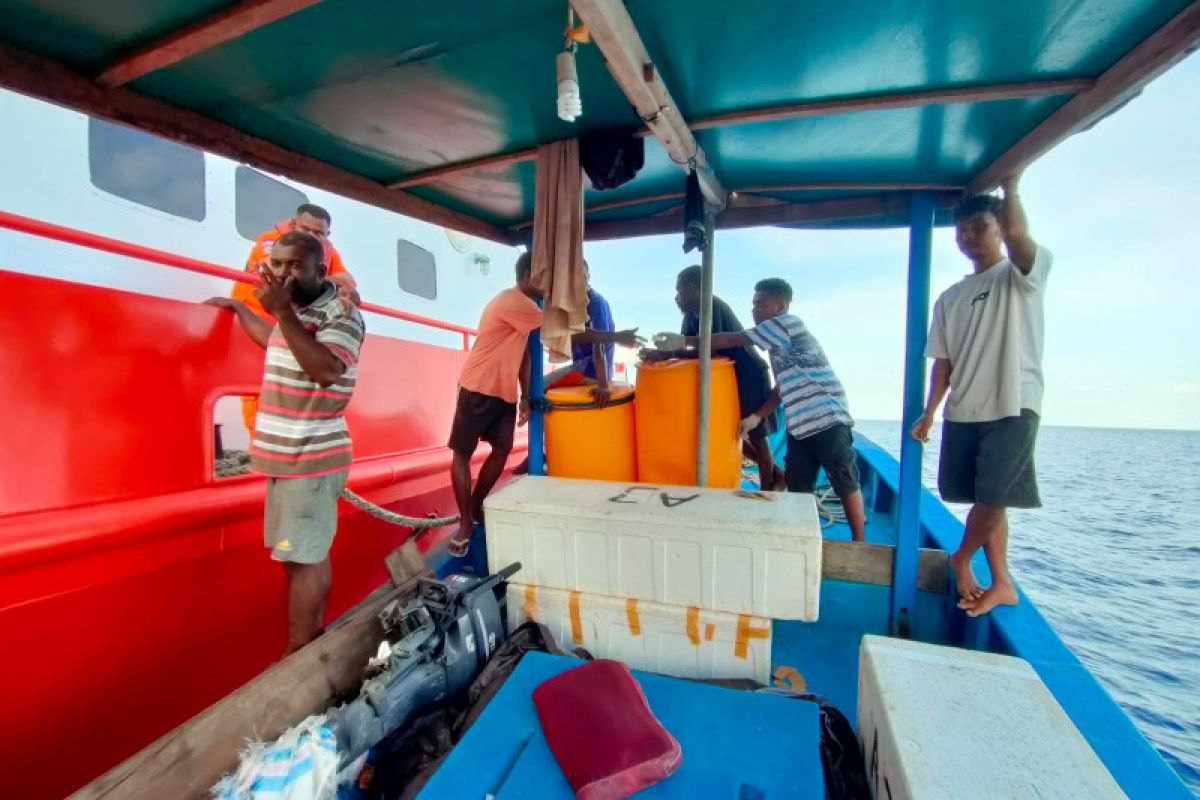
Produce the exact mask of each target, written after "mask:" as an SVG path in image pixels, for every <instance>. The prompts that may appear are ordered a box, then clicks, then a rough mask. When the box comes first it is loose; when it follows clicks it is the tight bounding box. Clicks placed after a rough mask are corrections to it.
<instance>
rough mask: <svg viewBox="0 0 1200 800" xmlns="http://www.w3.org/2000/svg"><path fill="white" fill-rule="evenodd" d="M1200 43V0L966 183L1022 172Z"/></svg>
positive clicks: (983, 186) (988, 182)
mask: <svg viewBox="0 0 1200 800" xmlns="http://www.w3.org/2000/svg"><path fill="white" fill-rule="evenodd" d="M1198 46H1200V0H1196V1H1195V2H1193V3H1192V4H1191V5H1189V6H1188V7H1187V8H1185V9H1184V10H1183V11H1181V12H1179V13H1178V14H1176V15H1175V17H1173V18H1172V19H1171V21H1170V22H1168V23H1167V24H1166V25H1164V26H1162V27H1161V28H1159V29H1158V30H1157V31H1155V32H1154V33H1153V34H1151V35H1150V36H1149V37H1148V38H1147V39H1145V40H1144V41H1143V42H1142V43H1141V44H1139V45H1137V46H1136V47H1134V48H1133V49H1132V50H1130V51H1129V52H1128V53H1126V54H1125V56H1124V57H1123V58H1122V59H1120V60H1119V61H1117V63H1115V64H1113V65H1112V66H1111V67H1109V68H1108V69H1107V70H1105V71H1104V72H1103V73H1101V74H1100V77H1099V78H1097V79H1096V81H1095V84H1094V85H1093V86H1092V87H1091V88H1090V89H1088V90H1087V91H1085V92H1082V93H1080V94H1077V95H1075V97H1073V98H1071V99H1070V100H1068V101H1067V102H1066V104H1064V105H1063V106H1062V107H1061V108H1059V109H1058V110H1057V111H1055V112H1054V113H1053V114H1051V115H1050V116H1049V117H1047V118H1046V120H1045V121H1043V122H1042V124H1040V125H1038V126H1037V127H1036V128H1034V129H1033V130H1032V131H1030V132H1029V133H1028V134H1027V135H1026V136H1025V137H1024V138H1022V139H1021V140H1020V141H1019V142H1017V143H1016V144H1015V145H1013V146H1012V147H1011V148H1009V149H1008V150H1007V151H1005V153H1004V154H1003V155H1001V156H1000V157H999V158H998V159H996V160H995V161H993V162H992V163H991V164H989V165H988V166H987V167H986V168H984V169H983V171H981V172H980V173H979V175H977V176H976V177H975V178H974V179H973V180H971V181H970V183H969V184H968V186H967V190H968V191H969V192H971V193H972V194H974V193H977V192H983V191H987V190H988V189H991V188H993V187H994V186H996V185H997V184H999V183H1000V181H1001V180H1003V179H1004V178H1005V177H1007V176H1009V175H1012V174H1014V173H1017V172H1020V171H1021V170H1023V169H1024V168H1025V167H1026V166H1028V165H1029V164H1030V163H1032V162H1033V161H1034V160H1036V159H1037V158H1039V157H1040V156H1042V155H1043V154H1044V153H1046V152H1047V151H1049V150H1050V149H1051V148H1053V147H1054V146H1055V145H1057V144H1058V143H1059V142H1061V141H1062V140H1063V139H1065V138H1067V137H1068V136H1070V135H1071V134H1073V133H1075V132H1076V131H1080V130H1083V129H1085V128H1087V127H1088V126H1089V125H1093V124H1095V123H1096V122H1098V121H1099V120H1100V119H1102V118H1103V117H1104V116H1105V115H1107V114H1109V113H1111V112H1112V111H1114V110H1116V109H1117V108H1119V107H1120V106H1121V105H1122V104H1123V103H1126V102H1128V101H1129V100H1130V99H1131V98H1132V97H1133V96H1134V95H1136V94H1137V93H1138V92H1139V91H1141V89H1142V87H1143V86H1145V85H1146V84H1147V83H1149V82H1150V81H1152V80H1154V79H1155V78H1157V77H1158V76H1159V75H1161V74H1162V73H1164V72H1166V71H1167V70H1168V69H1170V68H1171V67H1173V66H1174V65H1175V64H1177V63H1179V62H1180V61H1182V60H1183V59H1184V58H1186V57H1187V55H1188V54H1189V53H1191V52H1192V51H1193V50H1195V49H1196V48H1197V47H1198Z"/></svg>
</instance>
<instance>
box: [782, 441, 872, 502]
mask: <svg viewBox="0 0 1200 800" xmlns="http://www.w3.org/2000/svg"><path fill="white" fill-rule="evenodd" d="M822 468H823V469H824V470H825V475H826V476H827V477H828V478H829V483H830V484H831V485H832V486H833V491H834V492H835V493H837V496H838V497H845V496H847V495H851V494H854V493H855V492H856V491H858V487H859V484H858V456H857V455H855V453H854V434H852V433H851V432H850V426H849V425H834V426H833V427H832V428H826V429H825V430H823V431H821V432H820V433H814V434H813V435H812V436H805V437H804V438H803V439H797V438H796V437H794V436H792V435H791V434H790V433H789V434H788V447H787V468H786V469H785V470H784V476H785V477H786V479H787V489H788V491H789V492H804V493H807V494H811V493H812V492H813V490H814V489H816V486H817V470H818V469H822Z"/></svg>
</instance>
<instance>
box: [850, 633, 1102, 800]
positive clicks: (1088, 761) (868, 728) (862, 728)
mask: <svg viewBox="0 0 1200 800" xmlns="http://www.w3.org/2000/svg"><path fill="white" fill-rule="evenodd" d="M858 735H859V739H860V740H861V741H862V744H863V757H864V759H865V761H866V766H867V776H868V779H869V780H870V782H871V786H872V791H873V792H874V795H875V797H876V798H877V800H883V799H884V798H890V800H924V798H929V799H930V800H934V799H935V798H936V800H942V798H951V797H978V798H1010V797H1011V798H1026V797H1047V798H1050V797H1053V798H1055V799H1056V800H1069V799H1070V798H1077V799H1078V800H1104V799H1105V798H1110V797H1111V798H1123V797H1125V793H1124V792H1122V791H1121V789H1120V787H1119V786H1117V783H1116V781H1114V780H1113V778H1112V776H1111V775H1110V774H1109V772H1108V770H1107V769H1105V767H1104V764H1103V763H1102V762H1101V761H1100V759H1099V757H1098V756H1097V755H1096V753H1095V751H1093V750H1092V748H1091V746H1090V745H1088V743H1087V741H1086V740H1085V739H1084V738H1083V735H1082V734H1081V733H1080V732H1079V729H1078V728H1076V727H1075V724H1074V723H1073V722H1071V719H1070V717H1068V716H1067V713H1066V712H1065V711H1063V709H1062V707H1061V706H1059V704H1058V701H1056V700H1055V699H1054V696H1053V695H1052V694H1050V690H1049V689H1047V688H1046V686H1045V684H1043V683H1042V679H1041V678H1039V677H1038V675H1037V673H1036V672H1035V671H1034V669H1033V667H1032V666H1030V665H1029V663H1028V662H1027V661H1025V660H1023V659H1020V658H1013V657H1011V656H1001V655H996V654H994V653H981V652H977V651H974V650H960V649H957V648H953V647H940V646H938V645H930V644H922V643H920V642H910V641H903V640H899V639H888V638H884V637H880V636H864V637H863V643H862V650H861V651H860V656H859V674H858Z"/></svg>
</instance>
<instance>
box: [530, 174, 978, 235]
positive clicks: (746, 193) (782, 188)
mask: <svg viewBox="0 0 1200 800" xmlns="http://www.w3.org/2000/svg"><path fill="white" fill-rule="evenodd" d="M807 191H814V192H815V191H847V192H860V191H861V192H916V191H938V192H962V187H961V186H957V185H955V184H950V183H862V182H852V181H851V182H842V183H838V182H826V183H785V184H781V185H778V186H747V187H746V188H744V189H736V190H732V191H730V192H729V202H728V205H727V206H726V210H727V212H728V211H729V210H732V209H734V208H761V207H763V206H767V205H780V204H781V203H783V202H786V201H778V200H773V199H770V198H757V197H754V195H759V194H771V193H779V192H807ZM683 197H684V193H683V192H667V193H665V194H656V195H650V196H648V197H630V198H626V199H624V200H611V201H608V202H605V203H597V204H596V205H592V206H588V207H587V209H585V211H586V212H587V213H588V214H594V213H597V212H600V211H612V210H613V209H617V208H630V207H633V206H640V205H649V204H651V203H662V202H664V201H667V200H682V199H683ZM764 200H766V201H767V202H763V201H764ZM593 224H595V223H593ZM531 225H533V220H525V221H524V222H521V223H518V224H516V225H514V226H512V228H511V229H512V230H523V229H525V228H528V227H530V226H531Z"/></svg>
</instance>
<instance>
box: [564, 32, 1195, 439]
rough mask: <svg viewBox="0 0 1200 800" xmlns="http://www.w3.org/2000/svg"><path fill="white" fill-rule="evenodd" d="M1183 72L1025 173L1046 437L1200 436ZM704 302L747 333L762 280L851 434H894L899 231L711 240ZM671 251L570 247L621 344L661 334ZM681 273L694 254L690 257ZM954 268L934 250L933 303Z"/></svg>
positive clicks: (942, 251)
mask: <svg viewBox="0 0 1200 800" xmlns="http://www.w3.org/2000/svg"><path fill="white" fill-rule="evenodd" d="M1197 98H1200V55H1196V56H1192V57H1190V58H1189V59H1188V60H1187V61H1185V62H1184V63H1182V64H1180V65H1179V66H1177V67H1176V68H1175V69H1173V70H1172V71H1171V72H1169V73H1167V74H1166V75H1164V76H1162V77H1160V78H1159V79H1158V80H1157V81H1155V82H1154V83H1153V84H1151V85H1150V86H1149V87H1147V88H1146V90H1145V91H1144V92H1143V93H1142V95H1141V96H1140V97H1138V98H1136V99H1135V100H1134V101H1133V102H1131V103H1130V104H1129V105H1128V106H1127V107H1126V108H1124V109H1122V110H1121V111H1119V112H1118V113H1117V114H1115V115H1114V116H1112V117H1110V118H1109V119H1107V120H1104V121H1103V122H1102V123H1100V124H1099V125H1098V126H1097V127H1095V128H1094V129H1093V130H1091V131H1089V132H1087V133H1083V134H1079V135H1077V136H1074V137H1072V138H1071V139H1070V140H1068V141H1066V142H1064V143H1063V144H1061V145H1059V146H1058V147H1057V148H1055V150H1054V151H1052V152H1051V153H1049V154H1048V155H1046V156H1044V157H1043V158H1042V159H1041V160H1039V161H1038V162H1036V163H1035V164H1034V165H1033V166H1032V167H1030V168H1029V170H1028V171H1027V172H1026V174H1025V178H1024V180H1023V182H1022V187H1021V193H1022V196H1023V198H1024V201H1025V205H1026V209H1027V211H1028V214H1029V217H1030V224H1031V227H1032V230H1033V233H1034V235H1035V237H1036V238H1037V240H1038V241H1039V242H1041V243H1043V244H1044V245H1046V246H1047V247H1049V248H1050V250H1051V251H1052V252H1053V253H1054V269H1053V272H1052V273H1051V278H1050V282H1049V288H1048V294H1047V298H1046V357H1045V373H1046V397H1045V403H1044V406H1043V420H1044V422H1045V424H1049V425H1086V426H1096V427H1148V428H1191V429H1196V428H1200V354H1198V352H1197V349H1198V348H1200V256H1198V255H1197V246H1196V242H1197V236H1198V235H1200V202H1198V200H1200V155H1198V154H1200V102H1198V100H1197ZM716 238H717V243H716V251H715V258H716V278H715V281H716V283H715V285H716V293H717V294H718V295H719V296H721V297H723V298H724V299H725V300H726V301H728V302H729V303H730V305H732V306H733V308H734V310H735V311H737V313H738V315H739V316H740V317H741V319H742V322H743V323H745V324H750V322H751V320H750V297H751V294H752V293H753V289H752V287H753V285H754V283H755V281H756V280H758V279H759V278H762V277H768V276H779V277H783V278H786V279H787V280H788V281H790V282H791V283H792V285H793V287H794V288H795V290H796V302H794V303H793V306H792V310H793V312H794V313H796V314H798V315H799V316H800V317H801V318H802V319H803V320H804V321H805V322H806V323H807V324H808V326H809V328H810V330H812V332H813V333H814V334H815V335H816V336H817V338H818V339H819V340H820V341H821V344H822V345H823V346H824V348H825V351H826V353H827V354H828V355H829V357H830V360H831V361H832V362H833V367H834V369H835V370H836V371H837V373H838V375H839V376H840V377H841V379H842V381H843V383H845V385H846V390H847V393H848V394H849V397H850V405H851V410H852V411H853V413H854V415H855V416H856V417H858V418H859V419H899V417H900V388H901V382H902V371H903V359H904V306H905V296H904V295H905V290H904V271H905V258H906V252H907V232H906V231H868V232H823V231H791V230H782V229H777V228H763V229H753V230H742V231H718V232H717V237H716ZM681 239H682V237H681V236H662V237H653V238H643V239H635V240H627V241H622V242H598V243H595V244H589V245H587V247H586V255H587V258H588V261H589V263H590V264H591V266H592V277H593V283H594V285H595V286H596V288H597V289H599V290H600V292H601V293H602V294H604V295H605V296H606V297H608V299H609V302H610V303H611V305H612V308H613V315H614V317H615V318H616V321H617V324H618V326H620V327H624V326H626V325H629V326H633V325H638V326H641V328H642V330H643V332H654V331H658V330H677V329H678V325H679V314H678V312H677V311H676V309H675V307H674V304H673V302H672V298H673V296H674V276H675V274H676V272H677V271H678V270H679V269H681V268H683V267H685V266H687V265H688V264H690V263H693V262H694V261H696V259H695V258H693V257H689V256H684V255H683V254H682V250H681V248H680V243H681ZM693 256H694V254H693ZM969 269H970V265H969V263H968V262H967V261H966V259H965V258H964V257H963V256H962V255H961V254H960V253H959V252H958V250H957V248H956V247H955V244H954V235H953V231H952V230H950V229H939V230H938V231H936V232H935V234H934V247H933V280H932V289H931V293H932V296H933V297H936V296H937V295H938V294H939V293H940V292H941V291H943V290H944V289H945V288H947V287H948V286H950V285H951V284H952V283H953V282H954V281H956V280H957V279H958V278H960V277H961V276H962V275H964V274H966V273H967V272H968V271H969Z"/></svg>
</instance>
